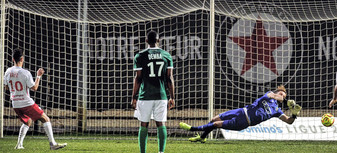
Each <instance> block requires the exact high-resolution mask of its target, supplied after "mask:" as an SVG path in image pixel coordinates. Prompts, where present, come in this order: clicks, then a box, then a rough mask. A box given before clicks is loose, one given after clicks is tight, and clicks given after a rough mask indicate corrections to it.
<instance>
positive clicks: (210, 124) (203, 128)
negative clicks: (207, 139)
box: [179, 112, 227, 131]
mask: <svg viewBox="0 0 337 153" xmlns="http://www.w3.org/2000/svg"><path fill="white" fill-rule="evenodd" d="M225 113H227V112H225ZM220 115H221V114H220ZM220 115H217V116H215V117H213V118H212V120H211V121H210V122H208V123H207V124H205V125H201V126H190V125H188V124H186V123H183V122H180V123H179V126H180V128H182V129H184V130H189V131H209V130H211V131H212V130H213V129H215V127H214V124H213V123H214V122H216V121H221V120H222V119H221V118H220Z"/></svg>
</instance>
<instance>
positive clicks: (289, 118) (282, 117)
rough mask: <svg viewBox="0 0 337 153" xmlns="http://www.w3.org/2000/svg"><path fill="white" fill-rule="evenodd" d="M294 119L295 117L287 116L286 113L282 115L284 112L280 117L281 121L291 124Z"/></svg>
mask: <svg viewBox="0 0 337 153" xmlns="http://www.w3.org/2000/svg"><path fill="white" fill-rule="evenodd" d="M295 119H296V118H293V117H288V116H287V115H284V114H283V115H282V116H281V117H280V120H282V121H283V122H286V123H288V124H293V123H294V121H295Z"/></svg>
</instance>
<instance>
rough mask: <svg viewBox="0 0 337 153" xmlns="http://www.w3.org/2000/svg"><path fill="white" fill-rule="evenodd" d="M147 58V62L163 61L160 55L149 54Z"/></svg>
mask: <svg viewBox="0 0 337 153" xmlns="http://www.w3.org/2000/svg"><path fill="white" fill-rule="evenodd" d="M148 57H149V60H155V59H163V58H162V57H161V54H149V55H148Z"/></svg>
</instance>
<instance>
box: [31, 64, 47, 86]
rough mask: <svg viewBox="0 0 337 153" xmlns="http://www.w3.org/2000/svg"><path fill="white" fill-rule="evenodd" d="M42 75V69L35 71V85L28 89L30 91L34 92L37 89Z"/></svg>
mask: <svg viewBox="0 0 337 153" xmlns="http://www.w3.org/2000/svg"><path fill="white" fill-rule="evenodd" d="M43 74H44V69H43V68H39V70H38V71H37V77H36V79H35V84H34V86H32V87H31V88H30V89H32V90H33V91H36V90H37V89H38V88H39V84H40V79H41V77H42V75H43Z"/></svg>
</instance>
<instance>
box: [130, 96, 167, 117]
mask: <svg viewBox="0 0 337 153" xmlns="http://www.w3.org/2000/svg"><path fill="white" fill-rule="evenodd" d="M134 117H136V118H138V120H139V121H141V122H150V119H153V120H155V121H157V122H166V120H167V100H138V101H137V107H136V110H135V113H134Z"/></svg>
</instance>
